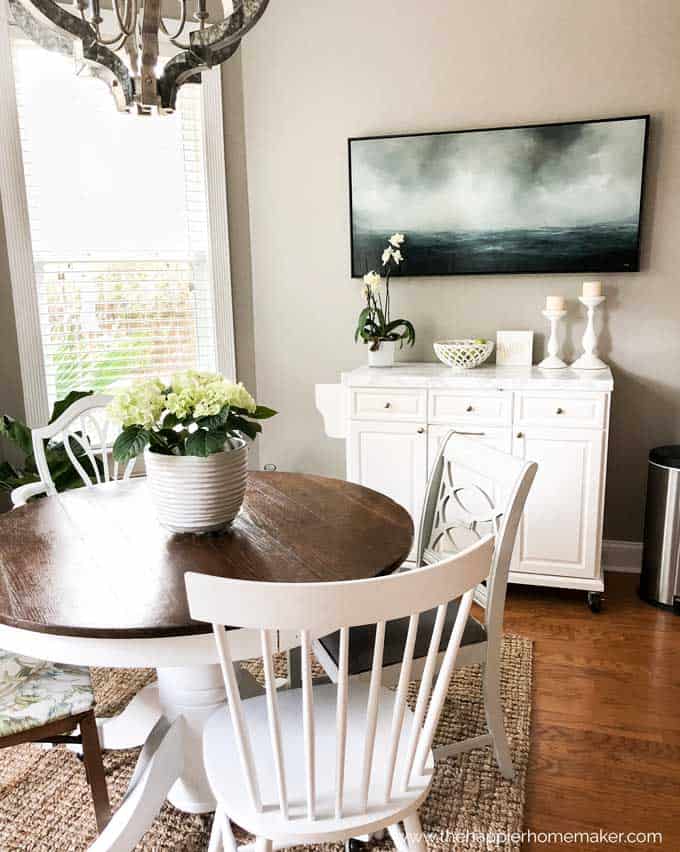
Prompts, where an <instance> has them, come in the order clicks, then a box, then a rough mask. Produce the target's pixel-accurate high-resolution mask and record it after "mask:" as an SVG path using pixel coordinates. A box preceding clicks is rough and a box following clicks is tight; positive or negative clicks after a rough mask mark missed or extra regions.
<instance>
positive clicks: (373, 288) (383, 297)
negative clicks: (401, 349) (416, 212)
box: [354, 234, 416, 352]
mask: <svg viewBox="0 0 680 852" xmlns="http://www.w3.org/2000/svg"><path fill="white" fill-rule="evenodd" d="M405 240H406V237H405V236H404V235H403V234H392V236H391V237H390V238H389V240H388V243H387V247H386V248H385V250H384V251H383V253H382V258H381V260H382V265H383V269H384V270H385V277H384V279H383V278H382V276H381V275H380V274H379V273H377V272H375V271H374V270H373V269H371V271H370V272H367V273H366V275H364V286H363V289H362V291H361V292H362V296H363V297H364V299H365V300H366V307H365V308H364V309H363V310H362V311H361V313H360V314H359V319H358V320H357V327H356V331H355V332H354V340H355V341H358V340H359V338H361V339H362V340H363V342H364V343H370V344H371V345H370V349H371V351H373V352H375V351H376V350H377V349H379V348H380V344H381V342H382V341H385V340H399V341H400V346H403V345H404V341H406V343H407V344H408V345H409V346H413V344H414V343H415V342H416V332H415V329H414V328H413V325H412V324H411V323H410V322H409V321H408V320H405V319H395V320H391V319H390V275H391V274H392V271H393V270H394V269H397V268H398V267H399V264H400V263H401V262H402V261H403V260H404V255H403V253H402V247H403V244H404V242H405Z"/></svg>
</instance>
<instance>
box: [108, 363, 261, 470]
mask: <svg viewBox="0 0 680 852" xmlns="http://www.w3.org/2000/svg"><path fill="white" fill-rule="evenodd" d="M108 413H109V416H110V417H111V419H112V420H115V421H116V422H118V423H119V424H120V425H121V427H122V431H121V433H120V434H119V435H118V437H117V438H116V440H115V442H114V444H113V457H114V459H115V460H116V461H117V462H121V463H123V462H127V461H129V460H130V459H132V458H135V457H136V456H138V455H139V454H140V453H141V452H142V451H143V450H144V449H146V447H149V451H150V452H153V453H161V454H162V455H171V456H201V457H205V456H209V455H211V454H212V453H218V452H221V451H222V450H223V449H224V448H225V445H228V442H229V439H230V438H232V437H243V436H246V437H248V438H250V439H252V440H254V439H255V438H256V437H257V434H258V432H261V431H262V426H261V424H260V423H258V422H257V421H258V420H265V419H267V418H269V417H273V416H274V415H275V414H276V411H274V410H273V409H271V408H266V407H265V406H263V405H257V403H256V402H255V400H254V399H253V397H252V396H251V395H250V394H249V393H248V391H247V390H246V388H245V387H244V386H243V384H241V382H239V383H238V384H237V383H235V382H230V381H229V380H228V379H225V378H224V376H221V375H219V373H205V372H199V371H197V370H186V371H184V372H182V373H176V374H175V375H174V376H173V377H172V381H171V382H170V384H169V385H167V384H164V383H163V382H162V381H160V379H141V380H139V381H137V382H134V383H133V384H132V385H131V386H130V387H128V388H124V389H122V390H120V391H119V392H118V393H117V394H116V395H115V396H114V398H113V401H112V402H111V403H110V404H109V406H108Z"/></svg>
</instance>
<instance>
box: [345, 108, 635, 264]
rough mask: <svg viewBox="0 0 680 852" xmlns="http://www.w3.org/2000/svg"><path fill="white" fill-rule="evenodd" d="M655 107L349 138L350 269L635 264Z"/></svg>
mask: <svg viewBox="0 0 680 852" xmlns="http://www.w3.org/2000/svg"><path fill="white" fill-rule="evenodd" d="M648 122H649V117H648V116H642V117H635V118H623V119H607V120H602V121H584V122H577V123H576V122H572V123H568V124H543V125H536V126H532V127H516V128H501V129H496V130H470V131H459V132H451V133H428V134H415V135H410V136H382V137H370V138H364V139H350V140H349V155H350V190H351V204H350V208H351V210H350V212H351V233H352V275H353V276H354V277H359V276H361V275H364V273H365V272H367V271H368V270H369V269H375V268H376V266H377V265H378V263H379V257H380V254H381V252H382V249H383V244H384V242H385V238H386V237H387V236H389V235H390V234H392V233H394V232H396V231H399V232H401V233H404V234H406V237H407V243H406V246H405V248H406V250H405V252H404V254H405V257H406V260H405V262H404V264H403V268H402V269H401V270H400V274H402V275H408V276H418V275H481V274H491V273H504V274H506V275H507V274H513V273H520V274H521V273H532V272H533V273H537V272H541V273H555V272H634V271H636V270H638V268H639V236H640V209H641V197H642V185H643V172H644V162H645V148H646V140H647V126H648Z"/></svg>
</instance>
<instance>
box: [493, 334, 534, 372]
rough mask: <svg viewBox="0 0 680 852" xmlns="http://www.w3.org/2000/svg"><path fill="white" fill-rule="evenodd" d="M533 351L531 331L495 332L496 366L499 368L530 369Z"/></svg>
mask: <svg viewBox="0 0 680 852" xmlns="http://www.w3.org/2000/svg"><path fill="white" fill-rule="evenodd" d="M533 351H534V333H533V331H497V332H496V364H497V365H498V366H499V367H530V366H531V365H532V363H533Z"/></svg>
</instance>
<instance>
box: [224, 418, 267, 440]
mask: <svg viewBox="0 0 680 852" xmlns="http://www.w3.org/2000/svg"><path fill="white" fill-rule="evenodd" d="M229 427H230V428H231V429H235V430H236V431H237V432H242V433H243V434H244V435H246V436H247V437H248V438H250V440H251V441H254V440H255V438H257V435H258V433H259V432H261V431H262V426H261V424H260V423H253V422H252V421H251V420H246V418H245V417H232V418H231V419H230V420H229Z"/></svg>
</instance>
